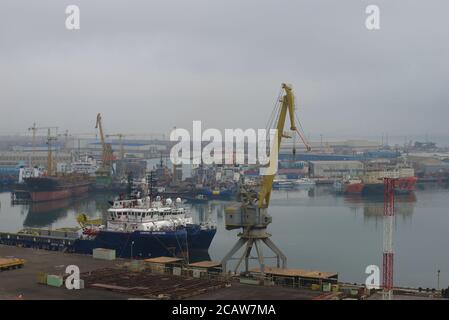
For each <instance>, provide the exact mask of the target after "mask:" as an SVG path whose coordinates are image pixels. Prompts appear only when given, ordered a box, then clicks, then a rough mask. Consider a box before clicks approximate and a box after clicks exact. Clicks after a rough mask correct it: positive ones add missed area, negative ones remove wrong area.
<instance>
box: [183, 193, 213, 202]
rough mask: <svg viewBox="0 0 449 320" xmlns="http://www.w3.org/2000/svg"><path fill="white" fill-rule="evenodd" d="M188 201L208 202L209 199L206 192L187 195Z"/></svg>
mask: <svg viewBox="0 0 449 320" xmlns="http://www.w3.org/2000/svg"><path fill="white" fill-rule="evenodd" d="M184 199H185V200H186V202H187V203H207V202H208V201H209V199H208V198H207V197H206V196H205V195H204V194H197V195H196V196H194V197H185V198H184Z"/></svg>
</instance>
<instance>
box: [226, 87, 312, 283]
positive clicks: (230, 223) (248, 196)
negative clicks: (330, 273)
mask: <svg viewBox="0 0 449 320" xmlns="http://www.w3.org/2000/svg"><path fill="white" fill-rule="evenodd" d="M282 90H283V91H284V95H283V96H282V98H281V99H280V101H279V102H280V108H279V113H278V115H277V118H276V119H277V123H276V127H275V128H276V129H277V139H275V141H273V143H274V145H273V148H272V149H271V150H272V154H270V167H273V165H274V166H275V167H276V168H277V163H276V162H277V159H278V155H279V150H280V145H281V142H282V139H283V138H290V136H289V135H288V134H286V133H285V132H284V126H285V121H286V118H287V113H288V114H289V118H290V130H291V131H293V132H296V133H298V134H299V136H300V137H301V139H302V140H303V142H304V144H305V145H306V149H307V150H310V149H311V148H310V145H309V144H308V143H307V141H306V140H305V138H304V136H303V135H302V134H301V133H300V132H299V130H298V128H297V126H296V122H295V120H296V117H295V97H294V95H293V90H292V87H291V86H290V85H287V84H285V83H283V84H282ZM273 162H274V163H275V164H274V163H273ZM275 174H276V172H275V170H270V169H269V170H268V171H267V172H266V173H265V175H264V176H263V178H262V183H261V188H260V191H257V190H252V189H249V190H246V188H245V186H242V187H241V190H240V194H239V198H240V201H241V203H240V204H239V206H232V207H228V208H226V209H225V226H226V229H228V230H231V229H240V228H241V229H242V231H243V232H242V233H240V234H239V235H238V236H239V240H238V241H237V243H236V244H235V245H234V247H233V248H232V249H231V250H230V252H229V253H228V254H227V255H226V256H225V257H224V258H223V260H222V261H221V264H222V268H223V271H224V272H226V265H227V262H228V261H229V260H230V259H232V258H233V255H234V254H235V253H237V251H238V250H239V249H240V248H242V247H243V246H245V245H246V248H245V250H244V252H243V255H242V256H241V257H240V259H239V260H238V263H237V265H236V267H235V270H234V271H235V272H237V270H238V268H239V266H240V264H241V263H242V262H243V259H244V260H245V271H246V272H248V260H249V258H250V254H251V250H252V248H253V246H255V247H256V251H257V259H258V260H259V265H260V272H261V274H262V275H263V274H264V267H265V262H264V257H263V253H262V250H261V247H260V246H261V243H265V245H266V246H267V247H269V248H270V249H271V250H272V251H273V252H274V253H275V255H276V258H277V267H280V262H282V267H283V268H285V267H286V265H287V257H286V256H285V255H284V254H283V253H282V251H281V250H280V249H279V248H277V247H276V245H275V244H274V243H273V241H271V239H270V237H271V234H269V233H267V231H266V229H267V226H268V225H269V224H270V223H271V221H272V218H271V216H270V215H269V214H268V212H267V208H268V205H269V203H270V197H271V190H272V188H273V180H274V176H275Z"/></svg>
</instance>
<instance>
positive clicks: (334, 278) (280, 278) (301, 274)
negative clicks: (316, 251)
mask: <svg viewBox="0 0 449 320" xmlns="http://www.w3.org/2000/svg"><path fill="white" fill-rule="evenodd" d="M250 272H252V273H256V274H257V273H260V269H259V268H254V269H251V270H250ZM265 275H266V276H267V277H269V278H271V279H272V280H273V281H274V282H275V283H278V284H283V285H289V286H294V287H311V286H312V285H319V286H320V287H321V286H322V285H323V284H337V283H338V273H335V272H323V271H310V270H303V269H287V268H285V269H282V268H271V267H265Z"/></svg>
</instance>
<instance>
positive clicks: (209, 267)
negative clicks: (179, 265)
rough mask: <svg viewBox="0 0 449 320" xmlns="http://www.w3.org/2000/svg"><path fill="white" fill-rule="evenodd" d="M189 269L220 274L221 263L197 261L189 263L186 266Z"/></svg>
mask: <svg viewBox="0 0 449 320" xmlns="http://www.w3.org/2000/svg"><path fill="white" fill-rule="evenodd" d="M188 267H189V269H197V270H201V271H205V272H208V273H220V272H221V263H220V262H217V261H199V262H194V263H190V264H189V265H188Z"/></svg>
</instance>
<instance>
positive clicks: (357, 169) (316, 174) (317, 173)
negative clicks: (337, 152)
mask: <svg viewBox="0 0 449 320" xmlns="http://www.w3.org/2000/svg"><path fill="white" fill-rule="evenodd" d="M363 170H364V166H363V163H362V162H360V161H310V162H309V175H310V177H313V178H343V177H345V176H348V175H350V176H357V175H360V174H362V173H363Z"/></svg>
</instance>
